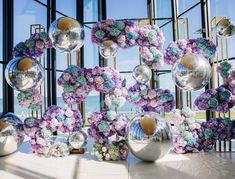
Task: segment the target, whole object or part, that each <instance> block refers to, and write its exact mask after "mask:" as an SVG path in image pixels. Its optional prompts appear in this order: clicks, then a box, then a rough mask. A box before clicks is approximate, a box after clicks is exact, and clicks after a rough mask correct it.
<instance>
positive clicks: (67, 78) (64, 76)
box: [63, 73, 71, 81]
mask: <svg viewBox="0 0 235 179" xmlns="http://www.w3.org/2000/svg"><path fill="white" fill-rule="evenodd" d="M70 78H71V75H70V74H69V73H63V79H64V81H69V79H70Z"/></svg>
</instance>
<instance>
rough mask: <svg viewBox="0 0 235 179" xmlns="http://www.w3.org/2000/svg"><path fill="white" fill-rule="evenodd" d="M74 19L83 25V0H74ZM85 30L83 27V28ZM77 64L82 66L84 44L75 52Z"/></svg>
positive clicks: (83, 108)
mask: <svg viewBox="0 0 235 179" xmlns="http://www.w3.org/2000/svg"><path fill="white" fill-rule="evenodd" d="M76 19H77V21H78V22H80V23H81V24H83V25H84V1H83V0H76ZM84 30H85V29H84ZM77 65H78V66H80V67H81V68H83V67H84V46H82V48H81V49H80V52H78V53H77ZM78 109H79V110H80V112H81V114H82V116H83V117H85V102H82V103H81V104H79V105H78Z"/></svg>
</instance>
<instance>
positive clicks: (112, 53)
mask: <svg viewBox="0 0 235 179" xmlns="http://www.w3.org/2000/svg"><path fill="white" fill-rule="evenodd" d="M99 52H100V55H101V56H102V57H104V58H105V59H109V58H114V57H116V55H117V52H118V46H117V44H116V43H114V42H113V41H112V40H106V41H104V42H103V44H102V45H101V46H100V47H99Z"/></svg>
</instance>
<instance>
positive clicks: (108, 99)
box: [104, 95, 112, 106]
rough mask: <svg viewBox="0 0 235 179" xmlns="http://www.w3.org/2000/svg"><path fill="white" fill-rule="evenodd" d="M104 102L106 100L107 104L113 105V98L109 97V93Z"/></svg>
mask: <svg viewBox="0 0 235 179" xmlns="http://www.w3.org/2000/svg"><path fill="white" fill-rule="evenodd" d="M104 102H105V104H106V105H107V106H111V105H112V101H111V99H110V98H109V95H106V96H105V100H104Z"/></svg>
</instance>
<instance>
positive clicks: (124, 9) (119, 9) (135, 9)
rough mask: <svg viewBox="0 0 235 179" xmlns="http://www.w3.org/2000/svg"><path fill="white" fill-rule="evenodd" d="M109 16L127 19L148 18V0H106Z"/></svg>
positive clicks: (110, 17)
mask: <svg viewBox="0 0 235 179" xmlns="http://www.w3.org/2000/svg"><path fill="white" fill-rule="evenodd" d="M106 2H107V18H109V19H112V18H113V19H127V18H146V17H147V14H148V13H147V1H146V0H128V1H127V0H118V1H114V0H106Z"/></svg>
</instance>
